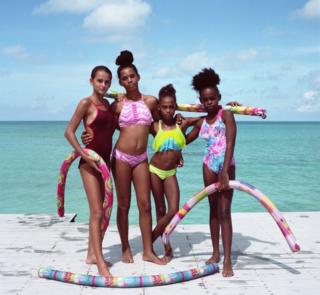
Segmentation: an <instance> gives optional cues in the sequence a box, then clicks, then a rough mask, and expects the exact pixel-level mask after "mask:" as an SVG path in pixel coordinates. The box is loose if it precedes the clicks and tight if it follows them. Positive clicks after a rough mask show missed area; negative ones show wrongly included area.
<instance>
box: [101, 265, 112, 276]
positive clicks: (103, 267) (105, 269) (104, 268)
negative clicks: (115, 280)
mask: <svg viewBox="0 0 320 295" xmlns="http://www.w3.org/2000/svg"><path fill="white" fill-rule="evenodd" d="M97 268H98V272H99V275H101V276H103V277H105V278H108V277H112V275H111V273H110V271H109V269H108V267H107V265H106V263H102V264H101V265H100V264H97Z"/></svg>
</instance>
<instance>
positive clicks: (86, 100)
mask: <svg viewBox="0 0 320 295" xmlns="http://www.w3.org/2000/svg"><path fill="white" fill-rule="evenodd" d="M90 106H91V100H90V97H85V98H83V99H81V100H80V101H79V104H78V108H81V109H88V108H89V107H90Z"/></svg>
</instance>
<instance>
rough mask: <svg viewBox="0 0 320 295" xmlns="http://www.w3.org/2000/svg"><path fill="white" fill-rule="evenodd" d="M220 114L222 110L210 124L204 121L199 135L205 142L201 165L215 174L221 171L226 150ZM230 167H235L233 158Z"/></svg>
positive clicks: (224, 132)
mask: <svg viewBox="0 0 320 295" xmlns="http://www.w3.org/2000/svg"><path fill="white" fill-rule="evenodd" d="M222 112H223V109H220V110H219V112H218V114H217V118H216V120H215V121H214V123H212V124H208V123H207V121H206V119H204V120H203V122H202V125H201V129H200V133H199V136H200V137H202V138H204V140H205V141H206V149H205V154H204V157H203V163H204V164H205V165H206V166H207V167H208V168H209V169H210V170H212V171H213V172H214V173H216V174H218V173H219V172H220V171H221V170H222V167H223V162H224V155H225V152H226V148H227V142H226V126H225V124H224V123H223V120H222ZM230 165H235V161H234V158H232V161H231V164H230Z"/></svg>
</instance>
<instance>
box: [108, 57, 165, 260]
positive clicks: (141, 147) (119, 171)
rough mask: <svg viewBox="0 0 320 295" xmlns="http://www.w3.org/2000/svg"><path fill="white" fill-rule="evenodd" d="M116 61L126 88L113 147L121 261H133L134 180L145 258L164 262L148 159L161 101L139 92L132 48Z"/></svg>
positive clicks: (118, 110)
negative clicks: (156, 239)
mask: <svg viewBox="0 0 320 295" xmlns="http://www.w3.org/2000/svg"><path fill="white" fill-rule="evenodd" d="M116 64H117V65H118V66H119V67H118V78H119V84H120V85H121V86H123V87H124V88H125V90H126V93H125V96H124V98H123V99H122V100H121V101H117V102H115V103H114V104H113V111H114V113H115V114H116V116H118V123H119V129H120V134H119V138H118V141H117V143H116V144H115V147H114V152H113V161H112V168H113V175H114V179H115V185H116V191H117V201H118V208H117V225H118V230H119V234H120V239H121V245H122V261H123V262H125V263H132V262H133V256H132V253H131V248H130V244H129V239H128V232H129V222H128V214H129V208H130V202H131V183H132V182H133V184H134V188H135V191H136V197H137V204H138V209H139V224H140V230H141V236H142V243H143V254H142V258H143V259H144V260H146V261H150V262H153V263H156V264H165V260H163V259H160V258H158V257H157V256H156V255H155V253H154V251H153V246H152V219H151V200H150V191H151V189H150V174H149V169H148V168H149V166H148V159H147V144H148V136H149V129H150V125H151V123H152V122H153V117H154V116H157V107H158V101H157V99H156V98H155V97H154V96H149V95H143V94H142V93H141V92H140V90H139V80H140V75H139V73H138V70H137V68H136V67H135V65H134V64H133V56H132V53H131V52H130V51H122V52H121V54H120V55H119V56H118V58H117V59H116ZM155 119H158V118H155Z"/></svg>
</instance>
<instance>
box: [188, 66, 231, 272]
mask: <svg viewBox="0 0 320 295" xmlns="http://www.w3.org/2000/svg"><path fill="white" fill-rule="evenodd" d="M219 82H220V78H219V76H218V75H217V74H216V73H215V71H214V70H213V69H211V68H209V69H203V70H202V71H201V72H200V73H198V74H197V75H195V76H194V77H193V80H192V86H193V89H194V90H196V91H197V92H198V93H199V95H200V101H201V103H202V104H203V105H204V107H205V110H206V112H207V115H206V116H205V117H202V118H201V119H200V120H199V121H198V122H197V123H196V125H195V128H194V129H193V130H192V131H191V132H190V133H189V134H188V135H187V143H190V142H192V141H193V140H195V139H196V138H197V137H198V136H200V137H201V138H203V139H204V140H205V142H206V148H205V154H204V157H203V180H204V184H205V186H208V185H210V184H212V183H215V182H217V181H219V183H220V187H219V191H218V192H216V193H214V194H212V195H210V196H208V199H209V205H210V220H209V222H210V232H211V240H212V246H213V253H212V256H211V257H210V258H209V259H208V261H207V262H219V260H220V251H219V236H220V229H221V235H222V243H223V252H224V260H223V272H222V275H223V276H224V277H231V276H233V270H232V262H231V244H232V221H231V202H232V195H233V190H231V189H229V188H228V183H229V180H234V179H235V161H234V158H233V151H234V146H235V141H236V132H237V127H236V123H235V120H234V116H233V114H232V113H231V112H230V111H226V110H223V109H222V107H221V106H220V105H219V101H220V99H221V95H220V92H219V89H218V87H217V85H218V84H219Z"/></svg>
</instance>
